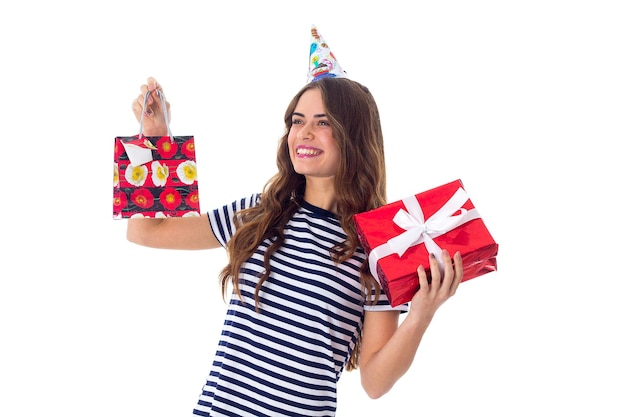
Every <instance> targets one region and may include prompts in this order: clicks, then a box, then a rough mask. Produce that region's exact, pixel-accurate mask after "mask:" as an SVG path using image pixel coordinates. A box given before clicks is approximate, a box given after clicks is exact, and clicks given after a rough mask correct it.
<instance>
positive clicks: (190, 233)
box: [126, 78, 220, 249]
mask: <svg viewBox="0 0 626 417" xmlns="http://www.w3.org/2000/svg"><path fill="white" fill-rule="evenodd" d="M140 90H141V94H140V95H139V96H138V97H137V99H136V100H134V101H133V105H132V108H133V113H134V114H135V117H136V118H137V120H139V119H140V118H141V113H142V112H144V121H143V134H144V135H145V136H163V135H167V125H166V123H165V119H164V116H163V109H162V108H161V100H160V99H159V98H158V96H157V93H156V90H161V91H162V88H161V86H160V85H159V83H158V82H157V81H156V80H155V79H154V78H148V81H147V83H146V84H145V85H142V86H141V88H140ZM148 91H150V96H149V97H148V100H147V102H146V108H145V109H144V108H143V102H144V97H145V95H146V93H147V92H148ZM166 106H167V108H168V112H167V113H168V116H169V114H170V112H169V107H170V104H169V102H168V103H166ZM126 237H127V239H128V240H129V241H131V242H133V243H136V244H138V245H142V246H149V247H152V248H161V249H211V248H217V247H220V244H219V242H218V240H217V239H216V237H215V235H214V234H213V231H212V230H211V225H210V224H209V218H208V216H206V215H204V216H200V217H181V218H167V219H128V228H127V231H126Z"/></svg>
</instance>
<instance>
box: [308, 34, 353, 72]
mask: <svg viewBox="0 0 626 417" xmlns="http://www.w3.org/2000/svg"><path fill="white" fill-rule="evenodd" d="M347 76H348V73H346V72H345V71H344V70H343V69H342V68H341V66H340V65H339V62H337V59H336V58H335V55H333V53H332V52H331V50H330V48H329V47H328V44H327V43H326V42H325V41H324V38H322V35H320V33H319V31H318V30H317V28H316V27H315V25H312V26H311V50H310V52H309V76H308V79H307V83H309V82H311V81H315V80H319V79H320V78H324V77H342V78H346V77H347Z"/></svg>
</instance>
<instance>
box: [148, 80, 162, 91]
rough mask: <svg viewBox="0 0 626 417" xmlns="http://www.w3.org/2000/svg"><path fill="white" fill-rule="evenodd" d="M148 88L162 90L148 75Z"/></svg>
mask: <svg viewBox="0 0 626 417" xmlns="http://www.w3.org/2000/svg"><path fill="white" fill-rule="evenodd" d="M148 89H149V90H150V91H155V90H161V91H163V88H162V87H161V85H160V84H159V82H158V81H157V80H156V79H155V78H154V77H148Z"/></svg>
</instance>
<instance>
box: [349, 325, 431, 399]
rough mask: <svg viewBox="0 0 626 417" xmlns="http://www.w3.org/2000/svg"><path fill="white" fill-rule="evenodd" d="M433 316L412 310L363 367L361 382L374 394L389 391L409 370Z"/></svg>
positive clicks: (366, 389)
mask: <svg viewBox="0 0 626 417" xmlns="http://www.w3.org/2000/svg"><path fill="white" fill-rule="evenodd" d="M431 320H432V317H423V316H422V317H418V316H417V315H412V313H409V314H408V316H407V317H406V318H405V320H404V321H403V322H402V323H401V324H400V326H398V328H397V330H396V331H395V332H394V334H393V336H392V337H391V338H390V339H389V341H388V342H387V343H386V344H385V345H384V346H383V347H382V348H381V349H380V350H379V351H378V352H376V353H375V354H373V355H372V356H371V358H369V360H368V361H367V363H366V364H363V366H361V367H360V372H361V384H362V386H363V388H364V389H365V392H367V394H368V395H369V396H370V397H371V398H379V397H381V396H383V395H384V394H386V393H387V392H388V391H389V390H390V389H391V388H392V387H393V386H394V384H395V383H396V382H397V381H398V380H399V379H400V378H401V377H402V376H403V375H404V374H405V373H406V372H407V371H408V369H409V368H410V366H411V364H412V363H413V360H414V358H415V354H416V353H417V349H418V347H419V345H420V343H421V341H422V337H423V336H424V333H425V332H426V329H427V328H428V325H429V324H430V321H431Z"/></svg>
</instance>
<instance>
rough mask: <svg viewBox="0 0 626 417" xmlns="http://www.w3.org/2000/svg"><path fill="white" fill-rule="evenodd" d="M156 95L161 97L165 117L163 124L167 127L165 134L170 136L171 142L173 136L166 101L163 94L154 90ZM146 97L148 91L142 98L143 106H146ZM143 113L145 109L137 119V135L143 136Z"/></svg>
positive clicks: (148, 94) (148, 93)
mask: <svg viewBox="0 0 626 417" xmlns="http://www.w3.org/2000/svg"><path fill="white" fill-rule="evenodd" d="M156 93H157V95H158V96H159V98H160V99H161V107H162V108H163V117H165V126H166V127H167V135H168V136H169V137H170V138H172V142H174V137H173V136H172V131H171V130H170V122H169V120H168V117H167V102H166V101H165V95H164V94H163V93H162V92H161V91H159V90H156ZM148 97H150V91H148V92H146V95H145V96H144V98H143V108H144V109H145V108H146V103H147V102H148ZM144 114H145V110H144V111H142V112H141V119H140V120H139V137H140V138H141V137H142V136H143V116H144Z"/></svg>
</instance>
